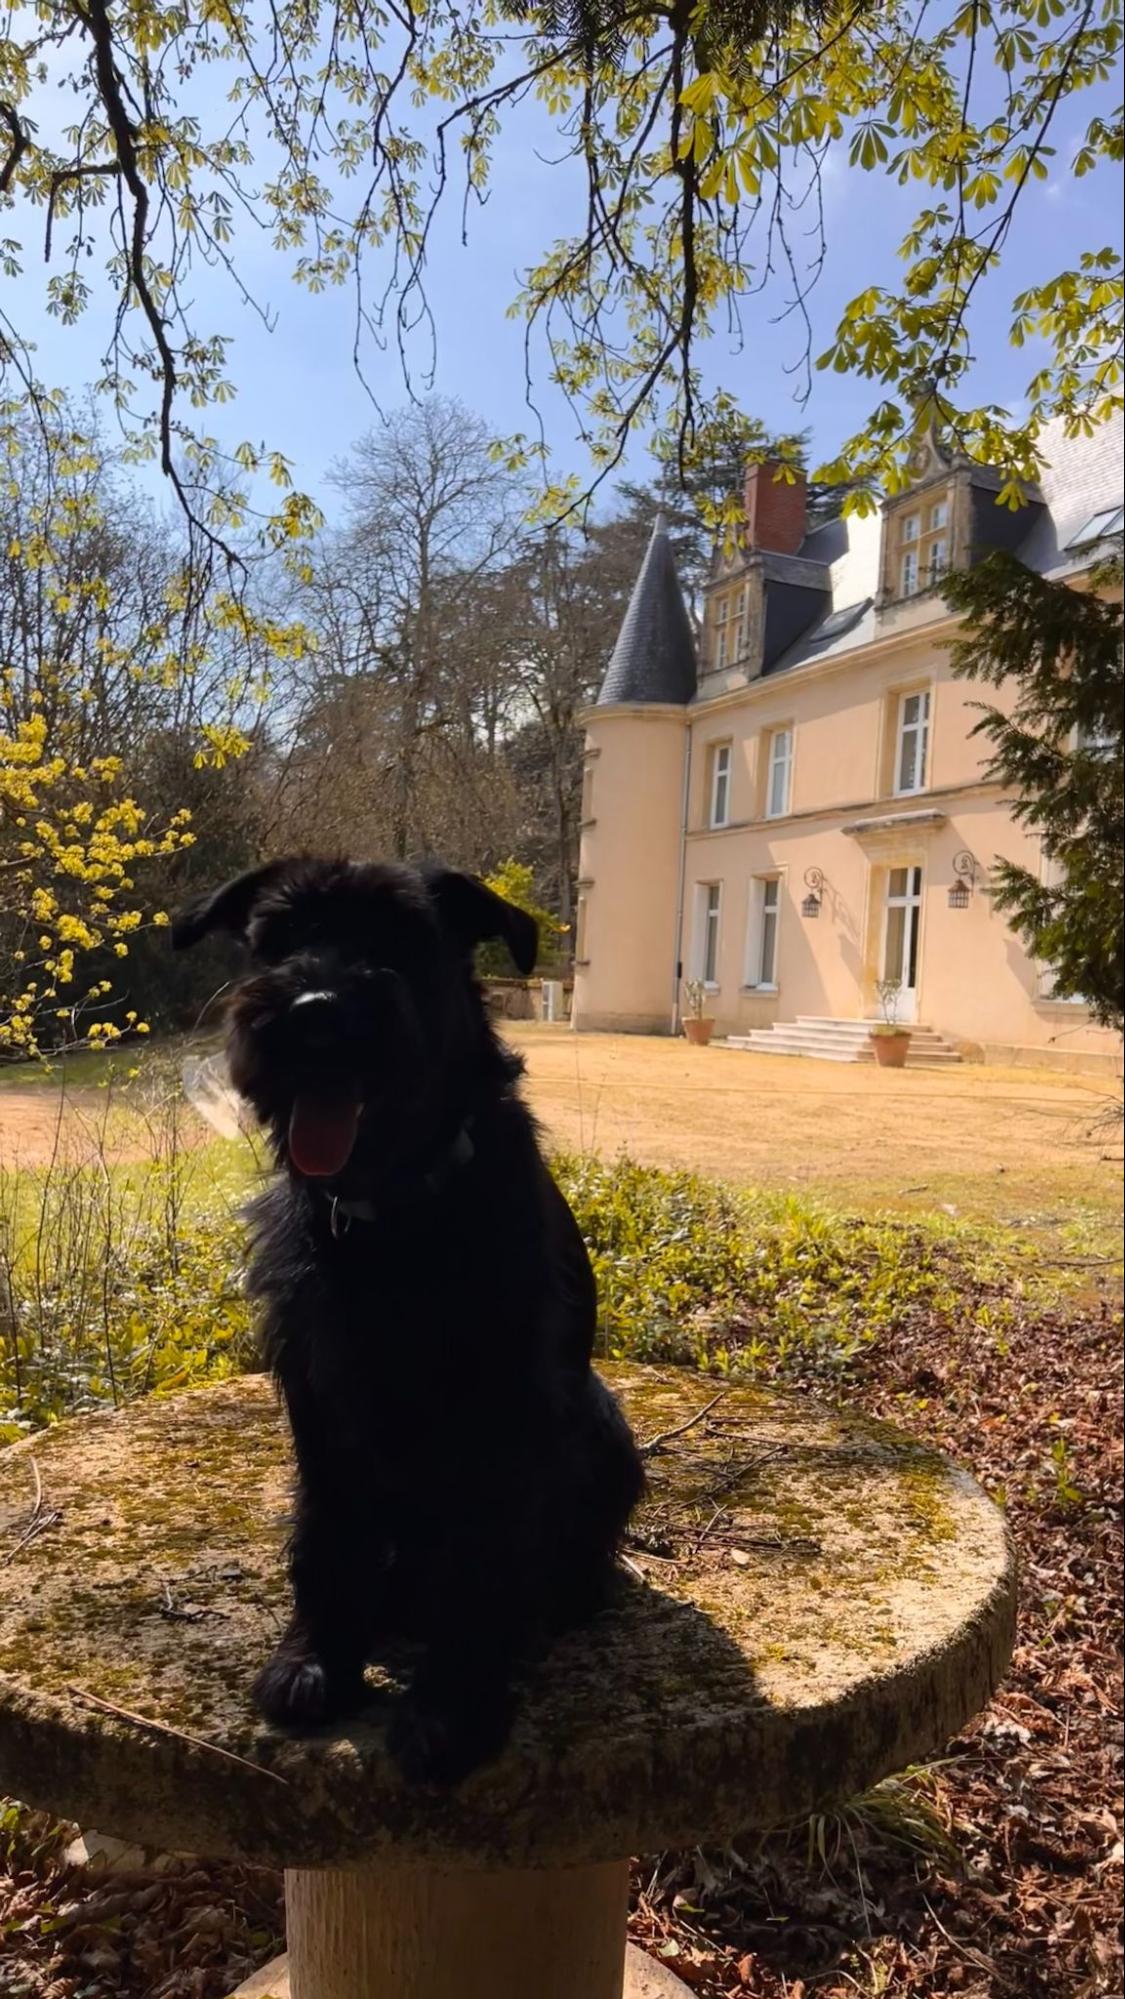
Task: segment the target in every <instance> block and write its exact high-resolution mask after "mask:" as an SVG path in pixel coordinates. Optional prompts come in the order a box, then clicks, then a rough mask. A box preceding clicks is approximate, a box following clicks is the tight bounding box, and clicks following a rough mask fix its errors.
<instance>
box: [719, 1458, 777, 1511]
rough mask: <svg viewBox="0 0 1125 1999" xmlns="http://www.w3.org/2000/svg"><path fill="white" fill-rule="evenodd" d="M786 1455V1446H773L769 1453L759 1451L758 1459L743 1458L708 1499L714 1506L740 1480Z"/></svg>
mask: <svg viewBox="0 0 1125 1999" xmlns="http://www.w3.org/2000/svg"><path fill="white" fill-rule="evenodd" d="M784 1455H785V1446H784V1444H772V1445H771V1446H770V1448H769V1450H768V1451H759V1452H758V1455H757V1457H754V1458H743V1459H742V1460H741V1461H740V1462H739V1463H738V1464H736V1465H733V1466H731V1467H730V1469H729V1470H728V1471H727V1473H726V1476H725V1477H724V1478H721V1479H720V1480H719V1483H718V1484H717V1485H714V1486H712V1488H711V1490H710V1492H709V1493H708V1494H707V1497H708V1499H709V1500H710V1501H711V1502H712V1504H714V1502H715V1501H716V1500H717V1499H718V1498H719V1497H720V1495H721V1494H722V1493H724V1492H729V1491H730V1489H731V1486H732V1485H737V1484H738V1483H739V1481H740V1479H744V1478H749V1477H750V1475H751V1473H752V1472H756V1471H760V1470H761V1468H762V1466H763V1465H768V1464H772V1463H773V1460H774V1459H775V1458H780V1457H783V1456H784Z"/></svg>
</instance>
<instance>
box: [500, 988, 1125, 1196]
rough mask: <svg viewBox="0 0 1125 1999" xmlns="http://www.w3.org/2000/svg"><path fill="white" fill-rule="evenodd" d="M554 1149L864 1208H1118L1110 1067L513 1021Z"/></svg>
mask: <svg viewBox="0 0 1125 1999" xmlns="http://www.w3.org/2000/svg"><path fill="white" fill-rule="evenodd" d="M506 1033H507V1035H508V1038H509V1039H510V1040H511V1041H512V1042H513V1043H514V1044H515V1046H516V1047H518V1048H519V1050H520V1052H521V1053H522V1054H523V1056H524V1058H525V1060H526V1062H527V1071H528V1094H529V1097H530V1101H531V1103H532V1105H533V1107H534V1109H535V1112H536V1114H537V1116H538V1117H539V1118H540V1119H541V1120H542V1123H543V1125H544V1127H545V1129H546V1130H547V1132H548V1133H549V1134H550V1137H551V1139H552V1140H553V1141H554V1142H555V1144H556V1145H558V1146H560V1147H564V1148H567V1149H569V1150H573V1151H579V1152H581V1151H593V1152H597V1153H599V1154H601V1155H602V1156H603V1157H606V1158H610V1157H612V1156H613V1155H614V1154H615V1153H619V1152H627V1153H629V1154H630V1155H631V1156H632V1157H633V1158H635V1159H638V1160H641V1161H643V1162H645V1163H647V1164H650V1165H656V1166H687V1167H692V1168H694V1169H696V1170H698V1171H699V1172H701V1173H705V1174H709V1175H711V1176H714V1177H717V1178H722V1179H726V1180H731V1181H736V1182H742V1183H753V1184H755V1185H765V1186H769V1187H773V1188H779V1189H785V1188H794V1189H798V1188H803V1189H810V1190H818V1191H821V1192H823V1193H824V1194H826V1195H829V1196H831V1197H832V1198H833V1199H834V1200H835V1202H836V1203H837V1204H838V1203H839V1202H840V1200H841V1199H854V1198H857V1197H858V1198H862V1200H863V1203H864V1205H868V1204H869V1203H871V1202H878V1203H879V1204H881V1205H887V1206H894V1207H910V1208H930V1207H941V1206H943V1205H948V1206H952V1207H955V1208H956V1209H957V1212H958V1213H959V1214H963V1215H964V1216H965V1217H966V1218H968V1217H971V1216H983V1217H988V1218H989V1219H994V1220H1005V1221H1011V1220H1020V1221H1022V1220H1026V1219H1030V1218H1031V1216H1032V1215H1033V1214H1034V1215H1035V1216H1036V1217H1042V1216H1043V1215H1044V1212H1045V1211H1048V1210H1051V1209H1055V1208H1059V1209H1065V1210H1066V1211H1067V1212H1068V1213H1073V1211H1074V1209H1075V1208H1076V1207H1083V1206H1090V1207H1092V1208H1095V1209H1097V1210H1098V1211H1099V1213H1100V1214H1101V1215H1103V1216H1105V1215H1107V1214H1113V1213H1115V1212H1117V1211H1119V1209H1120V1206H1121V1134H1120V1126H1119V1125H1117V1126H1116V1127H1115V1126H1114V1123H1113V1119H1112V1111H1113V1106H1114V1104H1115V1101H1119V1096H1118V1098H1117V1099H1115V1094H1114V1091H1113V1088H1112V1086H1111V1084H1110V1083H1109V1082H1108V1081H1103V1080H1102V1079H1101V1078H1099V1077H1084V1076H1063V1075H1059V1074H1056V1073H1055V1072H1053V1071H1048V1070H1027V1069H1019V1070H1013V1069H993V1068H987V1067H985V1066H983V1065H978V1064H964V1065H961V1066H959V1067H956V1068H953V1067H951V1068H949V1069H943V1070H927V1069H915V1070H911V1069H905V1070H899V1071H894V1070H877V1069H875V1068H870V1069H869V1068H868V1067H867V1066H866V1065H864V1064H859V1063H854V1064H853V1063H843V1062H841V1063H836V1062H815V1061H808V1060H805V1059H803V1058H800V1057H796V1058H794V1057H780V1056H772V1055H751V1054H747V1053H745V1052H744V1051H742V1050H737V1049H725V1048H714V1047H713V1048H706V1049H700V1048H689V1047H688V1046H687V1044H686V1042H683V1041H673V1040H670V1039H657V1038H649V1037H645V1036H640V1035H626V1034H607V1035H600V1034H598V1035H580V1034H572V1033H571V1032H570V1031H569V1030H568V1029H566V1028H555V1027H540V1026H530V1025H528V1026H525V1025H523V1024H522V1023H521V1024H518V1025H517V1024H515V1023H509V1024H508V1026H507V1028H506Z"/></svg>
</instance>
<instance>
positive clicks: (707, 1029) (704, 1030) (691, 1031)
mask: <svg viewBox="0 0 1125 1999" xmlns="http://www.w3.org/2000/svg"><path fill="white" fill-rule="evenodd" d="M714 1032H715V1023H714V1021H713V1020H701V1019H699V1018H697V1017H696V1016H695V1015H689V1016H688V1018H687V1020H685V1021H684V1034H685V1035H686V1037H687V1039H688V1040H689V1041H690V1042H691V1044H692V1046H693V1047H694V1048H706V1046H707V1043H708V1042H709V1041H710V1039H711V1036H712V1035H713V1034H714Z"/></svg>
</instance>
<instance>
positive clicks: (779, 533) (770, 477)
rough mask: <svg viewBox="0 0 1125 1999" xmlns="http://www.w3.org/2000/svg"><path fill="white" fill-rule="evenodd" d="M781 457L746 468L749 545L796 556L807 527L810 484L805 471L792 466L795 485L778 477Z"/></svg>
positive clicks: (747, 534)
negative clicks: (807, 483)
mask: <svg viewBox="0 0 1125 1999" xmlns="http://www.w3.org/2000/svg"><path fill="white" fill-rule="evenodd" d="M777 470H778V460H777V459H776V458H767V459H765V460H764V462H763V463H762V464H760V465H748V466H747V467H746V487H745V506H746V547H747V549H768V550H769V551H770V553H771V554H773V555H796V553H797V550H798V549H799V548H800V546H801V543H802V542H803V541H804V539H805V533H806V530H807V525H808V523H807V500H808V495H807V486H806V480H805V475H804V473H803V472H802V471H801V470H800V469H799V468H798V467H796V466H794V467H793V468H792V478H793V483H792V485H790V484H789V482H788V480H786V479H777V478H775V476H774V475H775V473H776V472H777Z"/></svg>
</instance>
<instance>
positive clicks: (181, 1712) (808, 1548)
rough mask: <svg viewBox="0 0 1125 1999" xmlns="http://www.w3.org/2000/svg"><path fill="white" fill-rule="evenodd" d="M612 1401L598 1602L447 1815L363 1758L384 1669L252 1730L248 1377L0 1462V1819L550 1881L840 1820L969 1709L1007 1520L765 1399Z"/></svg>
mask: <svg viewBox="0 0 1125 1999" xmlns="http://www.w3.org/2000/svg"><path fill="white" fill-rule="evenodd" d="M606 1373H607V1375H608V1377H609V1379H610V1380H611V1381H612V1383H613V1385H614V1387H615V1388H616V1389H617V1390H618V1391H619V1393H620V1394H621V1396H622V1398H623V1400H624V1403H625V1406H626V1408H627V1410H628V1413H629V1415H630V1417H631V1419H632V1422H633V1424H634V1427H635V1429H636V1432H637V1434H638V1436H639V1438H640V1439H641V1441H642V1443H648V1444H649V1445H652V1444H653V1441H654V1440H655V1439H660V1438H663V1439H664V1441H663V1442H657V1443H656V1445H655V1448H650V1449H649V1451H648V1453H647V1466H648V1471H649V1477H650V1492H649V1497H648V1500H647V1502H646V1505H645V1507H644V1509H643V1512H642V1513H641V1515H640V1516H639V1518H638V1520H637V1522H636V1523H635V1532H634V1534H633V1536H632V1537H631V1540H630V1544H629V1550H628V1557H627V1562H626V1566H625V1569H624V1571H623V1574H622V1579H621V1588H620V1597H619V1601H618V1603H617V1604H616V1605H615V1606H614V1607H613V1608H612V1609H610V1610H609V1611H607V1612H606V1613H605V1614H604V1615H603V1616H602V1617H601V1618H600V1619H599V1620H598V1621H597V1622H596V1623H595V1624H594V1625H593V1626H591V1627H590V1628H589V1629H587V1630H586V1631H583V1632H579V1633H575V1634H573V1635H572V1636H570V1637H568V1638H567V1639H565V1640H564V1641H563V1642H562V1643H560V1644H558V1645H557V1646H556V1647H555V1648H554V1649H553V1651H552V1652H551V1653H550V1655H549V1657H548V1658H546V1659H545V1660H544V1661H542V1662H540V1663H537V1664H531V1665H529V1666H528V1668H527V1672H526V1677H525V1684H524V1693H523V1702H522V1706H521V1711H520V1715H519V1719H518V1721H517V1724H516V1728H515V1731H514V1734H513V1737H512V1740H511V1743H510V1745H509V1747H508V1749H507V1751H506V1753H505V1754H504V1756H503V1757H502V1759H501V1760H500V1761H499V1762H498V1763H496V1764H495V1765H493V1766H492V1767H491V1768H488V1769H485V1770H482V1771H480V1772H478V1773H477V1774H476V1775H474V1776H473V1777H471V1778H470V1779H469V1780H468V1781H467V1782H465V1783H464V1784H462V1785H461V1786H460V1787H459V1788H457V1789H456V1790H454V1791H452V1792H446V1793H443V1792H441V1791H437V1790H433V1791H431V1790H428V1789H425V1790H419V1789H417V1788H415V1789H411V1788H410V1787H408V1786H407V1785H406V1784H404V1783H403V1781H402V1780H401V1779H400V1778H399V1777H398V1776H397V1775H396V1774H395V1772H394V1770H393V1769H392V1767H391V1765H390V1763H389V1761H388V1759H387V1757H386V1755H385V1753H384V1748H383V1726H382V1719H381V1712H380V1702H379V1695H380V1692H381V1690H385V1689H386V1688H387V1687H388V1686H390V1685H392V1684H393V1682H394V1679H395V1676H396V1674H398V1673H400V1672H401V1670H402V1669H403V1667H404V1666H405V1665H408V1663H409V1660H408V1656H407V1657H405V1658H398V1657H396V1656H395V1655H394V1654H393V1653H392V1654H388V1655H387V1657H386V1658H385V1659H383V1660H382V1661H380V1662H379V1663H378V1664H377V1665H376V1666H374V1667H373V1668H372V1672H371V1681H372V1705H371V1707H370V1709H369V1710H368V1711H367V1712H365V1714H364V1715H363V1716H362V1717H360V1718H357V1719H356V1720H355V1721H352V1722H349V1723H347V1724H346V1725H344V1726H342V1727H339V1728H336V1729H334V1730H332V1731H331V1732H325V1733H324V1734H322V1735H318V1736H315V1737H312V1738H309V1739H305V1740H299V1739H293V1738H288V1737H286V1736H284V1735H282V1734H280V1733H278V1732H276V1731H274V1730H272V1729H270V1728H268V1727H266V1726H265V1725H264V1724H262V1723H261V1722H259V1721H258V1720H257V1718H256V1716H255V1715H254V1712H253V1710H252V1708H251V1706H250V1701H249V1687H250V1682H251V1679H252V1676H253V1673H254V1670H255V1668H256V1666H257V1665H258V1663H259V1661H260V1660H261V1659H262V1658H263V1657H264V1656H265V1654H266V1653H267V1652H268V1650H269V1648H270V1645H271V1643H272V1641H273V1639H274V1637H275V1634H276V1632H277V1629H278V1626H279V1623H280V1621H281V1619H282V1618H283V1617H284V1615H285V1610H286V1588H285V1581H284V1573H283V1545H284V1540H285V1534H286V1510H287V1500H288V1487H289V1457H288V1445H287V1439H286V1435H285V1429H284V1424H283V1420H282V1418H281V1415H280V1414H279V1411H278V1406H277V1402H276V1399H275V1396H274V1392H273V1389H272V1386H271V1384H270V1383H269V1381H268V1380H267V1379H265V1378H264V1377H262V1376H260V1375H259V1376H246V1377H244V1378H242V1379H240V1380H237V1381H232V1382H228V1383H225V1384H223V1385H221V1386H217V1387H212V1388H206V1389H200V1390H196V1391H193V1392H191V1393H189V1394H183V1395H179V1396H176V1397H173V1398H169V1399H166V1400H158V1399H149V1400H147V1401H144V1402H141V1403H138V1404H136V1405H134V1406H133V1407H131V1408H129V1409H127V1410H125V1411H123V1412H121V1413H120V1414H105V1415H94V1416H88V1417H82V1418H79V1419H76V1420H75V1421H73V1422H69V1423H65V1424H62V1425H60V1426H59V1427H58V1428H57V1429H54V1430H52V1431H50V1432H48V1433H46V1434H44V1435H41V1436H37V1437H34V1438H31V1439H29V1440H28V1441H27V1442H25V1443H21V1444H19V1445H16V1446H14V1447H11V1448H9V1449H8V1450H6V1451H4V1452H2V1453H0V1791H4V1792H7V1793H9V1794H11V1795H15V1796H17V1797H20V1798H23V1799H24V1800H26V1801H27V1802H29V1803H31V1804H33V1805H38V1806H42V1807H45V1808H47V1809H49V1810H52V1811H55V1812H58V1813H60V1814H63V1815H65V1816H67V1817H69V1818H76V1819H78V1820H79V1821H82V1822H84V1823H86V1824H92V1825H96V1826H98V1827H100V1828H102V1829H104V1830H106V1831H110V1832H113V1833H116V1834H119V1835H121V1836H122V1837H126V1838H130V1839H136V1840H138V1841H141V1842H143V1843H144V1844H146V1845H149V1846H161V1847H164V1848H167V1849H169V1850H174V1851H184V1852H195V1853H207V1854H211V1855H215V1856H224V1855H229V1856H235V1857H239V1858H242V1859H245V1860H250V1861H257V1862H263V1863H271V1864H281V1865H286V1866H289V1867H301V1866H314V1867H315V1866H346V1865H349V1864H352V1863H354V1862H358V1861H360V1860H363V1859H366V1858H371V1859H374V1858H376V1857H381V1858H383V1859H385V1860H386V1861H387V1862H389V1863H390V1864H392V1865H393V1864H394V1863H395V1862H396V1861H401V1862H404V1863H405V1862H410V1863H418V1862H433V1863H435V1864H439V1865H442V1866H446V1865H451V1866H459V1867H465V1866H469V1867H483V1868H494V1867H520V1866H527V1865H535V1866H543V1865H573V1864H580V1863H589V1862H596V1861H602V1860H611V1859H617V1858H618V1857H619V1856H620V1855H622V1854H624V1853H628V1852H635V1851H638V1850H644V1849H653V1848H657V1847H664V1846H671V1845H678V1844H687V1843H691V1842H696V1841H705V1840H713V1839H716V1838H719V1837H722V1836H724V1835H728V1834H733V1833H734V1832H735V1831H737V1830H739V1829H744V1828H747V1827H751V1826H765V1825H770V1824H773V1823H776V1822H778V1821H781V1820H784V1819H786V1818H788V1817H790V1816H792V1815H794V1814H798V1813H801V1812H803V1811H806V1810H810V1809H812V1808H814V1807H818V1806H821V1805H824V1804H825V1803H827V1802H830V1801H831V1800H833V1799H837V1798H840V1797H843V1796H847V1795H851V1794H853V1793H855V1792H857V1791H859V1790H861V1789H863V1788H864V1787H866V1786H867V1785H869V1784H871V1783H872V1782H874V1781H875V1780H876V1779H878V1778H879V1777H881V1776H883V1775H884V1774H885V1773H887V1772H888V1771H891V1770H894V1769H897V1768H902V1767H903V1766H904V1765H906V1764H907V1763H909V1762H911V1761H913V1760H915V1759H917V1758H918V1757H920V1756H923V1755H925V1754H927V1753H930V1752H932V1751H933V1750H934V1749H936V1748H937V1747H938V1746H939V1745H940V1744H941V1743H942V1741H943V1740H944V1739H945V1738H946V1736H947V1735H949V1734H950V1733H952V1732H954V1731H955V1730H956V1729H957V1728H958V1727H960V1726H961V1725H962V1724H963V1723H964V1721H965V1720H966V1719H967V1718H968V1717H969V1716H970V1715H971V1714H972V1713H974V1711H975V1710H977V1709H978V1708H979V1707H980V1706H981V1705H982V1704H983V1703H984V1701H985V1700H986V1699H987V1697H988V1695H989V1693H990V1691H991V1690H992V1688H993V1687H994V1685H995V1683H996V1681H997V1679H998V1678H999V1676H1000V1674H1001V1672H1002V1671H1003V1669H1004V1666H1005V1663H1006V1661H1007V1658H1008V1655H1009V1651H1010V1647H1011V1642H1012V1631H1013V1620H1014V1604H1015V1586H1014V1575H1013V1565H1012V1556H1011V1550H1010V1546H1009V1542H1008V1539H1007V1536H1006V1533H1005V1529H1004V1524H1003V1521H1002V1518H1001V1516H1000V1514H999V1513H998V1511H997V1510H996V1509H995V1508H994V1507H993V1505H992V1504H991V1502H990V1501H989V1500H988V1499H987V1498H986V1496H985V1495H984V1494H983V1493H982V1492H981V1490H980V1489H979V1487H978V1486H977V1485H975V1484H974V1482H973V1480H972V1479H971V1478H970V1477H969V1476H968V1475H967V1474H966V1473H965V1472H964V1471H962V1470H960V1469H959V1468H957V1467H955V1466H954V1465H953V1464H951V1463H950V1462H949V1461H948V1460H947V1459H944V1458H942V1457H940V1456H938V1455H936V1454H935V1453H933V1452H932V1451H929V1450H927V1449H925V1448H923V1447H922V1446H920V1445H918V1444H915V1443H913V1442H911V1441H910V1440H909V1439H907V1438H905V1437H903V1436H902V1435H900V1434H899V1433H897V1432H896V1431H894V1430H891V1429H889V1428H887V1427H885V1426H883V1425H880V1424H876V1423H873V1422H870V1421H868V1420H866V1419H864V1418H857V1417H852V1416H844V1415H838V1414H835V1413H831V1412H828V1411H826V1410H824V1409H818V1408H815V1407H810V1406H809V1404H808V1403H806V1402H803V1401H799V1400H796V1399H789V1398H786V1397H784V1396H781V1395H777V1394H774V1393H772V1392H771V1393H759V1392H756V1391H754V1390H750V1389H745V1388H733V1387H732V1388H730V1389H727V1390H725V1391H723V1392H722V1393H721V1394H720V1393H719V1390H718V1388H717V1386H716V1384H715V1383H713V1382H706V1381H701V1380H700V1379H699V1378H698V1377H697V1376H694V1375H691V1374H688V1373H684V1372H680V1371H668V1370H660V1371H657V1370H650V1369H644V1368H608V1369H607V1370H606ZM716 1395H718V1396H719V1399H718V1400H716V1401H714V1402H713V1404H712V1406H711V1407H709V1408H708V1407H707V1406H706V1405H707V1404H709V1403H711V1402H712V1398H713V1397H715V1396H716ZM704 1411H705V1413H701V1412H704ZM671 1432H678V1433H679V1434H677V1435H670V1434H669V1433H671ZM98 1703H108V1704H109V1705H108V1706H104V1705H98ZM111 1709H120V1710H125V1711H127V1714H128V1715H129V1716H132V1717H140V1718H141V1720H143V1721H146V1722H152V1723H154V1724H156V1723H161V1724H163V1725H164V1729H166V1730H168V1731H172V1732H169V1733H166V1732H163V1731H162V1730H160V1729H158V1728H156V1727H155V1726H153V1727H149V1726H143V1725H141V1720H137V1719H128V1718H126V1715H125V1714H121V1713H116V1712H111V1711H110V1710H111ZM189 1737H191V1738H194V1740H189V1739H188V1738H189ZM220 1751H222V1752H225V1754H220V1753H219V1752H220ZM234 1758H237V1759H241V1760H237V1761H236V1760H232V1759H234Z"/></svg>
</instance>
